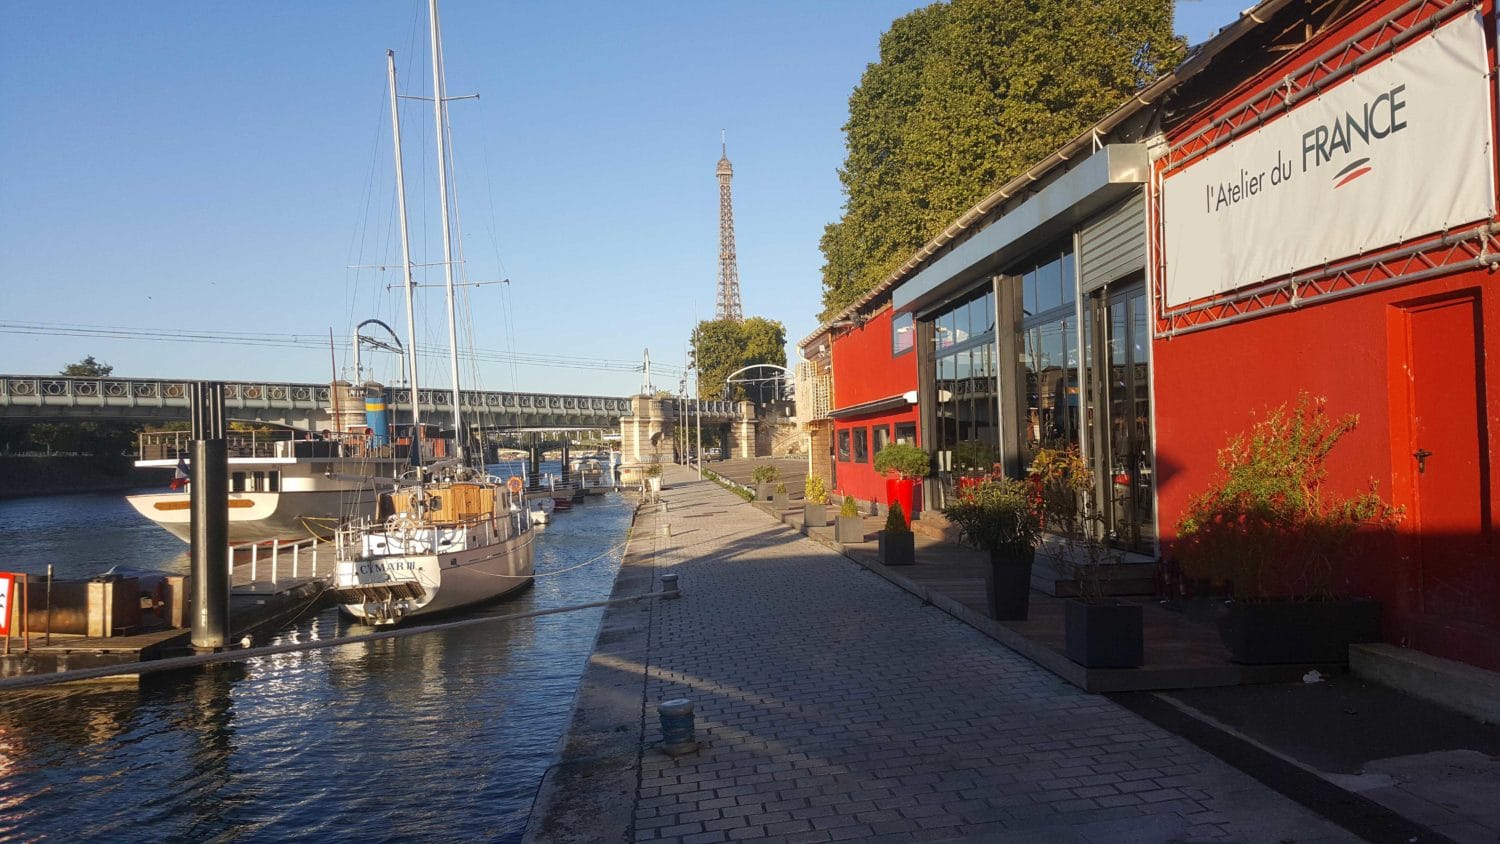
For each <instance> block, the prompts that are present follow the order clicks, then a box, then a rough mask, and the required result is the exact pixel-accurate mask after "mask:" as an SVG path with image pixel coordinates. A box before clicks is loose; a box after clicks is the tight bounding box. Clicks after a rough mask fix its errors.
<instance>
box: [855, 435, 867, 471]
mask: <svg viewBox="0 0 1500 844" xmlns="http://www.w3.org/2000/svg"><path fill="white" fill-rule="evenodd" d="M869 460H870V430H869V429H868V428H855V429H854V462H855V463H867V462H869Z"/></svg>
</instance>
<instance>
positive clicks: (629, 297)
mask: <svg viewBox="0 0 1500 844" xmlns="http://www.w3.org/2000/svg"><path fill="white" fill-rule="evenodd" d="M1248 4H1249V0H1242V2H1241V3H1225V2H1219V1H1218V0H1203V2H1179V3H1178V5H1177V9H1178V27H1177V28H1178V31H1179V32H1180V33H1182V34H1184V35H1186V36H1188V38H1189V40H1191V41H1194V42H1197V41H1201V40H1203V39H1204V38H1206V37H1208V36H1209V35H1211V34H1212V33H1213V32H1214V31H1215V30H1216V29H1218V28H1219V27H1221V26H1223V25H1225V24H1227V23H1229V22H1230V21H1232V20H1233V19H1234V17H1235V15H1236V14H1237V12H1238V11H1239V7H1240V6H1241V5H1248ZM918 5H921V4H920V3H916V2H911V0H818V2H793V1H792V0H785V1H782V0H772V1H771V2H766V1H765V0H755V2H747V1H745V0H722V2H699V3H666V2H641V3H618V2H576V3H567V4H554V3H513V2H508V3H497V2H469V1H468V0H447V2H445V3H444V4H443V7H442V16H443V38H444V52H445V54H446V59H447V77H448V93H449V95H450V96H456V95H460V94H468V93H479V94H480V95H481V98H480V99H479V100H477V101H474V100H465V101H461V102H455V103H453V104H452V105H451V106H450V111H451V122H452V124H453V135H454V144H455V155H456V160H457V164H456V169H457V182H458V192H459V209H460V213H461V230H462V235H463V237H462V245H463V249H464V253H465V258H466V264H465V274H466V276H467V277H468V278H469V279H470V280H472V281H492V280H497V279H502V278H505V279H509V280H510V283H509V284H508V285H501V284H492V285H486V286H479V287H472V288H466V293H467V298H468V301H469V307H470V309H471V311H472V314H473V323H474V325H475V332H474V337H473V341H472V345H473V347H474V348H475V349H476V351H478V352H479V357H480V360H479V361H478V362H477V363H475V364H473V365H468V366H466V368H465V370H464V375H463V378H464V380H465V385H466V386H469V385H470V382H471V381H472V380H474V376H475V375H477V376H478V380H479V381H480V382H481V383H482V386H484V387H486V388H490V389H512V388H516V389H525V390H541V391H549V392H580V393H590V394H601V395H623V394H627V393H631V392H634V391H635V390H636V389H637V388H638V387H639V386H640V382H641V376H640V375H639V374H638V373H634V372H631V371H627V367H628V366H629V365H631V364H633V363H635V362H638V361H639V359H640V356H641V353H642V350H643V349H644V348H647V347H649V348H650V349H651V355H652V359H653V362H654V364H657V365H658V366H659V365H660V364H668V365H677V366H680V365H681V362H682V359H683V356H684V346H685V338H686V337H687V335H688V333H689V331H690V330H691V328H692V325H693V323H694V321H695V319H704V318H710V317H712V315H713V310H714V297H715V286H716V282H717V267H718V187H717V182H716V181H715V178H714V167H715V164H716V162H717V160H718V157H719V132H720V130H721V129H725V130H727V131H728V141H729V157H730V159H731V160H732V161H733V163H734V168H735V180H734V211H735V232H736V241H737V248H738V257H739V272H740V285H741V292H742V298H743V301H744V308H745V312H746V314H747V315H761V316H767V317H770V318H773V319H779V320H781V321H782V322H783V323H784V324H785V325H786V327H787V334H788V338H789V339H790V340H791V341H793V342H795V341H796V340H797V339H799V338H801V337H802V336H804V335H806V334H807V333H808V332H809V331H811V330H812V329H813V328H814V327H815V325H816V319H815V316H814V315H815V314H816V312H817V310H818V308H819V297H820V293H821V287H820V285H819V275H818V272H819V267H820V266H821V265H822V258H821V256H820V254H819V252H818V238H819V236H820V235H821V233H822V230H823V226H824V225H825V224H826V223H828V222H829V221H831V220H833V219H835V218H837V216H838V214H839V208H840V204H841V201H842V197H841V195H840V192H839V184H838V178H837V168H838V167H839V165H840V164H841V163H842V161H843V156H844V147H843V137H842V134H841V132H840V129H839V127H840V126H841V125H842V124H843V122H844V119H845V117H846V115H847V103H848V96H849V93H850V91H851V90H852V89H853V87H854V85H855V84H857V82H858V81H859V77H860V74H861V73H862V72H863V70H864V68H865V65H866V64H867V63H869V62H871V61H874V60H875V59H876V57H877V48H878V41H879V37H880V34H881V33H882V32H884V31H885V30H886V29H887V28H888V27H889V25H890V22H891V21H892V20H893V19H895V18H896V17H899V16H901V15H903V14H905V13H906V12H908V11H910V10H911V9H913V8H915V7H917V6H918ZM425 8H426V4H425V3H423V2H420V0H360V1H359V2H331V0H323V2H313V3H302V2H290V0H272V2H258V3H203V2H152V3H113V2H65V3H53V2H40V0H29V2H21V1H20V0H9V2H6V3H4V4H0V102H3V103H4V108H3V110H0V290H3V292H4V295H3V297H0V373H9V374H42V373H50V372H55V371H57V370H59V369H61V368H62V367H63V366H64V365H66V364H68V363H70V362H73V361H76V360H79V359H81V358H83V357H84V356H85V355H94V356H95V357H96V358H98V359H100V360H103V361H106V362H108V363H110V364H112V365H113V366H114V367H115V373H116V374H117V375H122V376H140V377H181V378H220V379H264V380H273V381H322V380H327V379H328V378H329V377H330V375H331V374H332V371H333V370H334V368H335V367H337V369H338V371H339V375H340V377H345V378H347V377H350V375H351V374H352V356H351V353H350V350H349V346H350V343H349V340H348V337H349V335H350V333H351V331H352V329H353V326H354V325H355V324H356V323H358V322H360V321H362V320H365V319H369V318H378V319H382V320H384V321H386V322H388V323H389V324H391V325H392V326H393V327H394V328H395V329H396V330H397V332H398V333H399V334H400V335H401V336H402V339H403V340H404V339H405V334H406V329H405V316H404V312H403V310H402V305H401V299H400V292H399V290H392V289H389V285H390V284H391V283H392V282H395V281H396V280H397V279H398V276H397V275H396V273H394V272H382V271H380V270H374V269H350V268H349V267H351V266H352V265H370V264H382V263H389V262H397V261H399V255H400V253H399V244H398V241H397V240H396V239H395V238H396V234H395V227H394V222H393V221H394V211H393V204H392V203H393V200H392V197H393V193H394V191H393V188H392V182H393V176H392V166H391V149H390V144H391V141H390V124H389V113H388V109H387V100H386V96H387V95H386V89H385V50H386V49H387V48H391V49H394V50H396V51H397V60H398V68H399V71H400V73H401V78H402V85H401V87H402V89H403V91H404V92H407V93H412V94H425V93H427V92H428V91H429V90H430V81H429V76H430V69H429V67H428V65H427V64H426V62H427V61H428V60H427V47H426V43H425V39H426V18H425V14H426V12H425ZM402 119H403V121H404V127H403V128H404V132H403V135H404V136H405V138H406V140H405V144H406V162H407V168H408V172H407V184H408V187H407V190H408V203H409V206H410V209H411V215H412V223H411V231H412V236H413V241H414V250H415V253H416V254H415V255H414V260H416V261H418V262H436V261H439V260H440V259H441V245H440V240H439V236H438V227H439V225H440V224H439V222H438V214H437V207H438V201H437V198H436V197H437V187H436V173H435V169H434V168H433V167H432V165H431V163H430V162H431V158H432V137H433V127H432V122H433V120H432V113H431V108H430V106H429V105H427V104H425V103H421V102H409V103H408V104H407V105H406V106H405V107H404V108H403V113H402ZM424 273H425V274H424V275H423V277H422V278H420V279H419V280H420V281H422V282H424V283H426V282H437V281H439V280H440V271H439V270H437V269H429V270H426V271H424ZM420 294H421V305H420V307H419V311H420V313H419V317H418V340H419V346H441V345H444V344H445V343H446V327H445V323H444V318H445V317H444V311H443V310H442V307H441V304H442V303H441V298H442V295H441V291H440V290H437V289H428V288H423V289H422V290H421V291H420ZM69 326H71V327H72V328H68V327H69ZM330 330H331V331H332V332H333V334H334V338H335V340H334V348H333V350H332V352H330V349H329V341H328V336H329V333H330ZM70 332H78V333H70ZM184 332H190V333H198V334H200V335H203V336H204V337H205V338H206V339H208V340H210V341H211V342H191V341H188V340H187V339H185V338H184V337H183V333H184ZM230 339H233V340H234V341H235V342H227V341H228V340H230ZM513 352H518V353H523V354H525V355H532V356H540V358H542V361H541V362H540V364H538V363H534V362H506V361H505V357H506V356H507V355H509V354H511V353H513ZM364 357H365V362H366V364H367V365H368V366H369V371H368V372H366V373H365V374H366V375H367V376H370V375H373V376H374V377H376V378H378V379H380V380H383V381H387V382H393V381H394V380H395V379H396V378H397V376H396V374H395V369H396V362H395V360H394V356H393V355H390V354H386V353H380V352H366V353H365V355H364ZM562 358H568V359H569V360H561V359H562ZM578 359H584V360H578ZM533 360H535V358H533ZM575 364H583V365H581V366H580V365H575ZM471 373H472V374H471ZM677 377H678V376H677V375H676V374H675V373H670V372H668V373H662V372H660V371H658V373H657V377H655V378H654V379H653V380H654V381H655V382H656V385H657V386H659V387H664V388H668V389H675V388H676V386H677ZM422 381H423V384H424V386H438V385H444V384H446V383H447V382H448V376H447V367H446V365H445V364H444V363H442V362H441V360H439V359H435V358H428V357H424V358H423V360H422Z"/></svg>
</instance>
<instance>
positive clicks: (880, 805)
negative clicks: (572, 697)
mask: <svg viewBox="0 0 1500 844" xmlns="http://www.w3.org/2000/svg"><path fill="white" fill-rule="evenodd" d="M665 480H666V484H667V489H665V490H664V491H663V493H662V501H663V505H662V506H651V505H647V506H645V507H643V508H642V509H641V511H640V512H639V513H638V514H637V519H636V523H635V527H634V529H633V531H632V539H631V546H630V551H629V554H628V556H627V557H626V560H625V562H624V565H623V566H622V568H621V573H620V578H619V580H618V581H617V583H616V590H617V592H618V591H620V590H625V591H645V590H647V589H649V588H650V585H651V584H653V583H654V582H655V581H656V580H657V579H659V577H660V576H661V575H662V574H666V573H672V574H677V575H678V576H679V577H680V585H681V588H682V597H681V598H680V599H678V600H673V601H662V602H659V603H655V604H650V605H645V606H641V607H631V608H628V609H626V610H625V611H623V612H621V611H620V610H618V609H611V610H610V611H609V612H607V613H606V615H605V617H604V619H603V621H602V623H601V628H600V632H599V635H598V639H597V641H596V647H595V651H594V653H593V655H592V656H591V657H590V659H589V663H588V666H587V668H586V671H585V676H584V682H583V684H582V685H581V686H580V689H579V693H578V697H577V700H576V702H575V708H574V717H573V721H572V724H571V726H570V729H569V732H568V735H567V737H566V739H565V741H564V743H563V746H562V749H561V752H560V758H559V761H558V764H556V765H555V766H554V767H553V768H552V769H551V770H550V771H549V773H548V775H547V777H546V779H545V780H544V782H543V784H542V787H541V790H540V792H539V794H538V797H537V802H536V805H535V807H534V811H533V814H532V818H531V824H530V827H529V832H528V837H529V839H530V840H533V841H547V842H553V841H584V840H590V841H595V840H610V841H616V840H634V841H640V840H674V841H684V840H693V841H700V840H701V841H715V840H719V841H722V840H743V839H777V840H790V839H794V838H795V839H797V840H809V841H812V840H841V839H861V840H866V839H879V838H882V837H885V838H889V839H890V840H911V839H913V838H916V837H931V836H938V837H942V836H947V837H970V838H974V837H978V838H985V837H999V836H1006V835H1017V834H1024V835H1026V836H1030V837H1038V836H1044V837H1045V836H1050V838H1049V840H1104V839H1108V838H1109V837H1110V836H1111V835H1114V836H1115V837H1129V838H1131V839H1132V840H1170V839H1174V838H1176V839H1181V838H1219V837H1223V838H1230V839H1241V840H1284V839H1292V838H1295V840H1298V841H1308V840H1334V841H1341V840H1352V836H1350V835H1349V834H1348V833H1346V832H1345V831H1344V830H1342V829H1340V828H1339V827H1337V826H1334V825H1332V824H1330V823H1329V822H1327V821H1326V820H1324V819H1322V818H1320V817H1318V816H1317V815H1315V814H1313V813H1312V812H1309V811H1308V810H1306V809H1304V808H1302V807H1301V806H1298V805H1297V804H1295V803H1293V802H1292V801H1290V800H1288V799H1287V798H1285V797H1283V796H1281V795H1280V794H1277V793H1276V792H1275V791H1273V790H1271V789H1270V788H1267V787H1265V786H1263V785H1261V784H1259V783H1257V782H1256V781H1254V780H1252V779H1251V778H1250V777H1248V776H1246V775H1245V774H1243V773H1241V772H1239V771H1237V770H1235V769H1234V768H1231V767H1230V766H1229V765H1227V764H1225V763H1224V762H1221V761H1220V760H1218V759H1216V758H1214V757H1213V756H1210V755H1209V754H1208V753H1206V752H1204V751H1202V750H1201V749H1199V748H1197V747H1195V746H1193V745H1192V744H1190V743H1188V742H1187V741H1185V740H1183V739H1181V738H1179V737H1177V736H1175V735H1172V734H1171V733H1168V732H1166V731H1165V730H1163V729H1161V728H1159V727H1157V726H1156V725H1154V724H1152V723H1150V722H1148V721H1146V720H1145V719H1143V718H1141V717H1139V716H1137V715H1136V714H1134V713H1132V712H1130V711H1129V710H1127V709H1125V708H1124V707H1121V706H1119V705H1118V704H1116V703H1115V702H1113V701H1111V700H1109V699H1107V698H1104V697H1101V696H1098V695H1091V694H1088V693H1086V692H1084V691H1082V690H1080V689H1077V688H1075V687H1073V686H1071V685H1069V684H1067V683H1065V682H1063V681H1062V680H1060V679H1058V678H1057V677H1055V676H1053V675H1052V674H1050V673H1049V672H1047V671H1045V670H1043V669H1040V668H1038V667H1037V666H1035V665H1034V664H1032V663H1031V662H1030V661H1028V660H1026V659H1025V658H1023V657H1021V656H1019V655H1017V654H1015V653H1014V652H1012V651H1010V650H1008V649H1006V648H1004V647H1001V646H1000V645H998V644H997V643H996V642H994V641H993V640H991V639H989V638H988V637H986V636H983V635H981V634H980V633H979V632H977V631H975V630H974V629H972V628H970V627H968V626H966V625H964V624H962V623H961V622H959V621H957V620H956V619H954V618H952V617H951V616H949V615H947V614H946V613H944V612H942V611H940V610H938V609H936V608H934V607H932V606H930V605H928V604H925V603H924V602H922V601H921V600H919V599H917V598H916V597H915V596H913V595H911V594H909V593H907V592H905V591H902V590H900V589H898V588H896V587H895V586H893V585H892V584H890V583H889V582H887V581H885V580H884V579H882V578H880V577H878V576H876V575H874V574H872V573H871V572H869V571H867V570H866V569H864V568H862V567H860V566H859V565H857V564H855V563H854V562H852V561H850V560H848V559H847V558H845V557H843V556H842V555H840V554H838V553H836V552H834V551H832V550H830V549H828V548H826V547H824V546H822V545H820V544H818V543H816V542H813V541H811V540H809V539H807V538H805V537H803V536H801V535H800V534H798V533H797V532H796V531H794V530H793V529H791V528H790V527H788V526H786V525H784V524H781V523H780V522H778V521H776V520H773V519H772V518H771V517H770V516H768V515H767V514H766V513H764V512H762V511H761V510H759V509H757V508H755V507H753V506H751V505H749V504H746V503H745V502H744V501H742V500H741V499H739V498H738V497H736V496H735V495H734V494H733V493H731V492H729V491H727V490H724V489H722V488H721V487H719V486H717V485H716V484H713V483H711V482H707V481H700V480H698V479H697V478H696V476H695V475H693V474H690V473H688V472H687V471H684V470H681V469H679V468H675V467H673V468H669V469H668V470H667V472H666V477H665ZM674 698H686V699H688V700H691V701H692V702H693V704H694V707H695V714H696V724H697V733H696V735H697V740H698V741H699V743H700V745H699V748H698V750H697V751H696V752H693V753H689V754H686V755H682V756H678V757H672V756H668V755H667V754H665V753H664V752H662V751H661V750H660V749H659V746H660V743H661V728H660V725H659V722H658V718H657V712H656V706H657V704H659V703H661V702H663V701H666V700H671V699H674Z"/></svg>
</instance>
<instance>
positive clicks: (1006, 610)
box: [985, 551, 1035, 621]
mask: <svg viewBox="0 0 1500 844" xmlns="http://www.w3.org/2000/svg"><path fill="white" fill-rule="evenodd" d="M1034 557H1035V554H1034V552H1032V551H1027V552H1026V553H1025V554H1011V553H1007V552H1003V551H991V552H990V571H989V575H988V576H987V577H986V578H985V591H986V592H988V594H989V608H990V618H993V619H995V620H997V621H1025V620H1026V614H1027V612H1028V611H1029V610H1030V609H1031V561H1032V559H1033V558H1034Z"/></svg>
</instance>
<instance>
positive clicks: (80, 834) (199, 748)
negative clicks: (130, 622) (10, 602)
mask: <svg viewBox="0 0 1500 844" xmlns="http://www.w3.org/2000/svg"><path fill="white" fill-rule="evenodd" d="M630 516H631V504H630V502H629V501H627V500H626V499H624V498H622V497H621V496H619V495H617V494H614V493H611V494H609V495H607V496H602V497H591V498H589V499H588V502H587V503H585V504H581V505H578V506H575V507H574V508H573V510H572V511H570V512H568V513H559V514H557V515H555V516H554V517H553V520H552V524H551V525H548V526H546V527H543V528H540V529H539V530H540V533H539V535H538V538H537V552H536V569H537V572H538V577H537V578H536V582H535V585H534V587H533V588H532V589H530V590H528V591H526V592H525V593H523V594H521V595H519V596H516V597H513V598H511V599H508V600H505V601H502V602H500V603H498V604H495V605H492V606H490V607H488V608H485V609H483V610H480V611H478V612H476V613H472V614H473V615H480V614H490V615H505V614H509V613H515V612H522V611H526V610H531V609H542V608H548V607H559V606H566V605H569V604H579V603H586V602H589V601H596V600H602V599H604V598H607V597H608V596H609V592H610V589H611V586H612V585H613V582H614V576H615V572H616V571H617V569H618V566H619V562H620V552H621V548H622V545H623V542H624V539H625V535H626V532H627V529H628V526H629V524H630ZM0 547H3V548H6V549H7V552H8V555H9V559H8V560H7V561H5V562H4V563H0V568H6V569H9V570H19V571H29V572H36V573H40V572H42V571H44V570H45V567H46V563H48V562H53V563H55V565H56V573H57V576H58V577H72V576H82V575H85V574H93V573H98V572H99V571H102V570H103V569H106V568H108V567H109V566H110V565H113V564H115V563H124V564H128V565H133V566H140V567H145V568H178V567H179V565H180V566H181V567H182V568H183V569H184V570H185V569H186V556H185V555H184V551H183V549H184V548H185V546H184V545H183V544H182V543H181V542H179V541H178V540H176V539H174V538H173V537H171V536H169V535H168V534H167V533H166V532H164V531H162V530H160V529H159V528H156V527H155V526H153V525H150V524H149V523H146V522H144V521H142V520H141V519H140V517H138V516H137V515H136V514H135V513H134V511H133V510H131V509H130V507H129V505H127V504H125V503H124V502H123V500H122V499H121V498H120V496H118V495H99V496H56V497H42V498H33V499H25V500H20V501H0ZM590 561H592V562H590ZM580 564H585V565H582V567H579V568H576V569H573V570H571V571H566V572H562V573H560V574H557V575H551V576H549V575H548V574H546V573H547V572H553V571H560V570H562V569H565V568H570V567H574V566H579V565H580ZM602 612H603V611H602V610H601V609H592V610H583V611H579V612H572V613H562V614H558V615H552V616H546V617H543V618H534V619H525V620H521V621H511V622H496V623H495V624H493V625H478V626H475V627H469V628H464V629H462V630H457V631H451V632H444V633H431V634H422V635H418V636H410V637H401V638H397V639H390V640H385V641H380V642H373V643H366V644H351V645H343V646H336V647H331V648H326V649H319V650H314V651H307V652H302V653H296V654H286V655H280V656H275V657H264V658H258V659H254V660H250V661H248V662H246V663H243V664H233V665H229V666H223V667H218V668H213V669H207V670H199V671H185V672H177V673H172V674H162V675H148V676H147V677H146V678H143V679H142V681H141V682H140V684H139V685H137V684H135V683H133V682H132V683H99V684H94V685H91V686H72V687H56V688H52V689H43V690H33V691H25V692H12V693H6V694H5V695H4V696H3V697H0V840H51V841H59V840H64V841H65V840H145V839H151V840H166V841H180V840H192V841H201V840H222V841H230V840H232V841H283V840H287V839H292V838H296V839H304V838H305V839H319V840H356V839H357V840H359V841H361V842H376V841H410V840H414V839H415V840H476V839H483V840H501V841H505V840H516V839H518V838H519V837H520V835H521V833H522V831H523V830H524V828H525V825H526V819H527V816H528V814H529V811H530V808H531V802H532V798H533V796H534V795H535V792H536V788H537V785H538V784H539V783H540V781H541V778H542V775H543V774H544V773H545V772H546V769H547V766H548V765H550V764H551V763H552V759H553V755H554V753H555V751H556V750H557V747H558V742H559V740H560V738H561V735H562V732H563V730H564V729H565V728H566V725H567V722H568V717H569V715H570V713H571V709H572V701H573V696H574V693H575V691H576V689H577V685H578V680H579V677H580V676H581V674H582V670H583V666H584V662H585V660H586V659H587V657H588V655H589V653H590V651H591V649H592V644H593V640H594V635H595V633H596V632H597V628H598V624H599V618H600V615H601V614H602ZM367 629H368V628H363V627H359V626H357V625H354V624H352V623H351V622H349V621H348V620H347V619H345V618H343V617H342V616H341V615H339V613H338V612H337V610H334V609H329V610H325V611H322V612H319V613H316V614H313V615H309V616H307V617H305V618H302V619H298V620H297V621H296V622H294V624H293V625H292V626H291V627H289V628H288V629H287V630H286V631H285V632H283V633H282V634H281V635H280V636H279V637H278V639H277V641H291V640H298V641H307V640H309V639H325V638H330V637H337V636H343V635H347V634H350V633H358V632H362V631H365V630H367Z"/></svg>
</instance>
